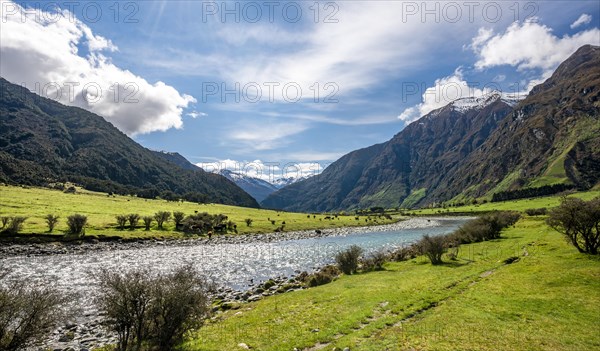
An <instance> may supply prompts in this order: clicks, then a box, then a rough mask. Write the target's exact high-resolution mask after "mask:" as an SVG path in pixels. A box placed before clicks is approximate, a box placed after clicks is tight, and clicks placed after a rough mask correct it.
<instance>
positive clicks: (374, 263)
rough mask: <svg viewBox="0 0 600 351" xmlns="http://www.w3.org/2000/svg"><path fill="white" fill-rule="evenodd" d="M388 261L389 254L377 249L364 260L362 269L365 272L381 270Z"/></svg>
mask: <svg viewBox="0 0 600 351" xmlns="http://www.w3.org/2000/svg"><path fill="white" fill-rule="evenodd" d="M386 262H387V255H386V254H385V252H383V251H376V252H373V253H371V254H370V255H369V256H367V258H365V259H364V260H363V263H362V270H363V272H371V271H381V270H383V265H384V264H385V263H386Z"/></svg>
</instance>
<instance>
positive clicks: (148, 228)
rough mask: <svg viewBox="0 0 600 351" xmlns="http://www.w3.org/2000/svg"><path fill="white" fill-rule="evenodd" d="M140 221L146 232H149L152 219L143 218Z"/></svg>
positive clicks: (149, 217) (150, 217)
mask: <svg viewBox="0 0 600 351" xmlns="http://www.w3.org/2000/svg"><path fill="white" fill-rule="evenodd" d="M142 220H143V221H144V228H146V230H150V226H151V225H152V221H153V220H154V218H153V217H152V216H144V217H142Z"/></svg>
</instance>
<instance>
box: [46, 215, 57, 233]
mask: <svg viewBox="0 0 600 351" xmlns="http://www.w3.org/2000/svg"><path fill="white" fill-rule="evenodd" d="M58 218H59V217H58V216H56V215H53V214H48V215H46V217H44V219H45V220H46V224H48V231H49V232H50V233H52V231H53V230H54V227H55V226H56V224H57V223H58Z"/></svg>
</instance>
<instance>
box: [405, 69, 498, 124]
mask: <svg viewBox="0 0 600 351" xmlns="http://www.w3.org/2000/svg"><path fill="white" fill-rule="evenodd" d="M492 90H494V89H493V87H485V86H484V87H482V88H478V87H474V86H469V83H467V81H465V79H464V77H463V72H462V70H461V69H460V68H459V69H457V70H456V71H454V74H452V75H450V76H447V77H443V78H439V79H436V80H435V83H434V85H433V86H431V87H429V88H427V89H426V90H425V92H424V93H423V95H422V102H421V103H419V104H417V105H415V106H412V107H409V108H407V109H405V110H404V111H403V112H402V113H401V114H400V115H399V116H398V118H399V119H400V120H402V121H404V122H405V123H410V122H412V121H415V120H417V119H419V118H420V117H422V116H424V115H426V114H428V113H429V112H431V111H433V110H435V109H438V108H440V107H444V106H446V105H448V104H449V103H450V102H452V101H454V100H456V99H462V98H466V97H480V96H482V95H484V94H486V93H489V92H491V91H492Z"/></svg>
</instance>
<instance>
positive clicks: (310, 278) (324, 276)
mask: <svg viewBox="0 0 600 351" xmlns="http://www.w3.org/2000/svg"><path fill="white" fill-rule="evenodd" d="M340 273H341V272H340V270H339V269H338V268H337V267H336V266H334V265H327V266H325V267H323V268H321V269H320V270H318V271H317V272H315V273H313V274H309V275H307V276H306V277H304V283H305V284H306V285H307V286H310V287H313V286H319V285H324V284H328V283H331V282H332V281H333V280H334V279H335V278H337V277H338V276H339V275H340Z"/></svg>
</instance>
